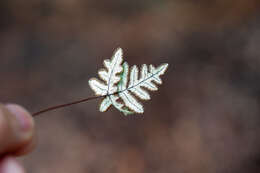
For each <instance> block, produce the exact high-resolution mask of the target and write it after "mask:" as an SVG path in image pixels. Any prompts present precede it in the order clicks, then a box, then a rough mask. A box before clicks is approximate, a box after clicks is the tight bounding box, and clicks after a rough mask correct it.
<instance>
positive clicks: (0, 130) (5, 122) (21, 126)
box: [0, 104, 34, 156]
mask: <svg viewBox="0 0 260 173" xmlns="http://www.w3.org/2000/svg"><path fill="white" fill-rule="evenodd" d="M33 136H34V121H33V118H32V117H31V115H30V114H29V113H28V112H27V111H26V110H25V109H24V108H22V107H21V106H19V105H15V104H8V105H2V104H0V156H1V155H4V154H7V153H18V154H19V153H23V151H24V150H26V151H29V150H30V147H29V146H30V145H32V141H33ZM24 153H25V152H24Z"/></svg>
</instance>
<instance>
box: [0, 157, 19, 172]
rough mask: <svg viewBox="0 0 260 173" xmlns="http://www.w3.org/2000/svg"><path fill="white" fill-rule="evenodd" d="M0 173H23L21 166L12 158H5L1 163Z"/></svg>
mask: <svg viewBox="0 0 260 173" xmlns="http://www.w3.org/2000/svg"><path fill="white" fill-rule="evenodd" d="M0 171H1V173H24V169H23V168H22V166H21V165H20V164H19V163H18V162H17V161H16V160H15V159H13V158H5V159H4V160H3V162H2V163H1V170H0Z"/></svg>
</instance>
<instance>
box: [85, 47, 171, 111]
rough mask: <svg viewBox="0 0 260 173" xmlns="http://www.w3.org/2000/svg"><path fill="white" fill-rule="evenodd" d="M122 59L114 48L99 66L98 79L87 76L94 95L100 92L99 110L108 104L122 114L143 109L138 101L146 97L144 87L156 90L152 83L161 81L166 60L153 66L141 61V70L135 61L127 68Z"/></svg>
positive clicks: (160, 82) (147, 95)
mask: <svg viewBox="0 0 260 173" xmlns="http://www.w3.org/2000/svg"><path fill="white" fill-rule="evenodd" d="M122 62H123V51H122V49H121V48H118V49H117V50H116V51H115V53H114V54H113V56H112V58H111V60H104V66H105V68H106V69H101V70H99V72H98V74H99V77H100V78H101V79H102V81H100V80H98V79H96V78H91V79H90V80H89V85H90V87H91V89H92V90H93V91H94V92H95V94H96V95H98V96H104V99H103V100H102V101H101V104H100V108H99V110H100V111H101V112H104V111H106V110H107V109H108V108H109V107H110V106H111V105H113V106H114V107H115V108H116V109H118V110H119V111H121V112H123V113H124V114H125V115H128V114H133V113H143V112H144V108H143V105H142V104H141V103H140V102H139V101H138V99H140V100H150V99H151V97H150V94H149V93H148V92H147V90H150V91H156V90H158V87H157V86H156V84H162V80H161V78H160V76H161V75H163V74H164V73H165V71H166V70H167V68H168V64H162V65H160V66H158V67H157V68H156V67H154V66H153V65H149V68H148V66H147V65H146V64H144V65H142V68H141V74H140V76H139V69H138V67H137V66H136V65H134V66H132V68H131V69H130V70H129V65H128V63H127V62H124V63H123V64H122Z"/></svg>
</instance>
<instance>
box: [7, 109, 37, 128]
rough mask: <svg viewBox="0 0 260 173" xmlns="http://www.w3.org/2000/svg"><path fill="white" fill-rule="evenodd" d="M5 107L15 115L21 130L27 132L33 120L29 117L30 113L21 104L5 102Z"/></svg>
mask: <svg viewBox="0 0 260 173" xmlns="http://www.w3.org/2000/svg"><path fill="white" fill-rule="evenodd" d="M6 108H7V109H8V110H9V111H10V112H11V113H12V114H13V115H15V117H16V119H17V120H18V123H19V125H20V128H21V130H22V131H24V132H27V131H29V130H31V129H32V126H33V122H32V119H31V117H30V114H29V113H28V112H27V111H26V110H25V109H24V108H22V107H21V106H19V105H15V104H7V105H6Z"/></svg>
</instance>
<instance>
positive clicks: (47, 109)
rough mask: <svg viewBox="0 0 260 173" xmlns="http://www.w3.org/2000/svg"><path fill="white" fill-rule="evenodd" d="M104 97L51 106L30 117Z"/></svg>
mask: <svg viewBox="0 0 260 173" xmlns="http://www.w3.org/2000/svg"><path fill="white" fill-rule="evenodd" d="M105 96H107V95H105ZM105 96H95V97H89V98H85V99H82V100H78V101H74V102H70V103H66V104H61V105H56V106H51V107H49V108H46V109H43V110H41V111H38V112H35V113H33V114H32V116H33V117H35V116H37V115H39V114H42V113H44V112H48V111H51V110H54V109H59V108H63V107H67V106H71V105H74V104H78V103H82V102H86V101H88V100H94V99H98V98H102V97H105Z"/></svg>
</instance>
